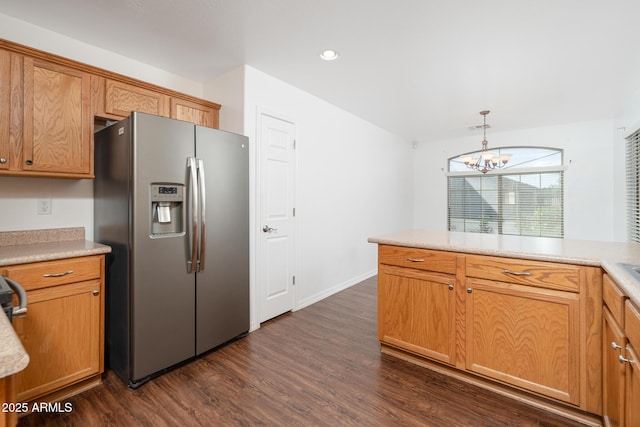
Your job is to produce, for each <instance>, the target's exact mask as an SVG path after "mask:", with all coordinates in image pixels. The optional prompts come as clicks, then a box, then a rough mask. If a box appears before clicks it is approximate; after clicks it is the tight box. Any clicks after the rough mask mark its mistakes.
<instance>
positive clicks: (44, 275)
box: [42, 270, 73, 277]
mask: <svg viewBox="0 0 640 427" xmlns="http://www.w3.org/2000/svg"><path fill="white" fill-rule="evenodd" d="M67 274H73V270H69V271H65V272H62V273H47V274H43V275H42V277H62V276H66V275H67Z"/></svg>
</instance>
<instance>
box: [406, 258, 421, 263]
mask: <svg viewBox="0 0 640 427" xmlns="http://www.w3.org/2000/svg"><path fill="white" fill-rule="evenodd" d="M407 261H411V262H424V259H422V258H407Z"/></svg>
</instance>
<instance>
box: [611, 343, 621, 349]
mask: <svg viewBox="0 0 640 427" xmlns="http://www.w3.org/2000/svg"><path fill="white" fill-rule="evenodd" d="M611 348H612V349H614V350H619V349H621V348H622V346H621V345H620V344H618V343H617V342H615V341H612V342H611Z"/></svg>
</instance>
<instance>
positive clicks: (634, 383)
mask: <svg viewBox="0 0 640 427" xmlns="http://www.w3.org/2000/svg"><path fill="white" fill-rule="evenodd" d="M603 300H604V308H603V316H602V317H603V330H604V333H603V340H602V353H603V380H604V384H603V420H604V425H605V426H619V427H623V426H628V427H635V426H640V360H639V359H638V351H637V349H638V348H640V310H638V309H637V308H636V307H635V306H634V305H633V303H632V302H631V301H630V300H629V298H628V297H627V296H626V295H625V294H624V293H623V292H622V291H621V290H620V288H619V287H618V286H617V285H616V284H615V282H614V281H613V279H612V278H611V277H609V275H606V274H605V276H604V280H603Z"/></svg>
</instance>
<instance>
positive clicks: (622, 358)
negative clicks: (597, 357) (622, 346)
mask: <svg viewBox="0 0 640 427" xmlns="http://www.w3.org/2000/svg"><path fill="white" fill-rule="evenodd" d="M618 362H620V363H633V360H631V359H627V358H626V357H624V356H623V355H620V356H618Z"/></svg>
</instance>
